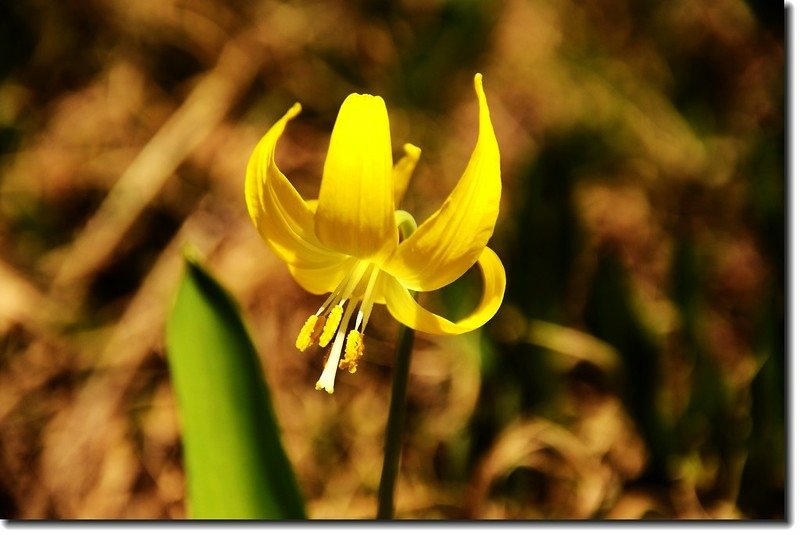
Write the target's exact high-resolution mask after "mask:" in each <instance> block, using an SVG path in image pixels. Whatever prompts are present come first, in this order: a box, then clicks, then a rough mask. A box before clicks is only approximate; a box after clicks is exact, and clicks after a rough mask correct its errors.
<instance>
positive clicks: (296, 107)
mask: <svg viewBox="0 0 800 535" xmlns="http://www.w3.org/2000/svg"><path fill="white" fill-rule="evenodd" d="M301 111H303V106H301V105H300V103H299V102H295V103H294V104H293V105H292V107H291V108H289V111H287V112H286V117H287V118H288V119H294V118H295V117H297V115H298V114H299V113H300V112H301Z"/></svg>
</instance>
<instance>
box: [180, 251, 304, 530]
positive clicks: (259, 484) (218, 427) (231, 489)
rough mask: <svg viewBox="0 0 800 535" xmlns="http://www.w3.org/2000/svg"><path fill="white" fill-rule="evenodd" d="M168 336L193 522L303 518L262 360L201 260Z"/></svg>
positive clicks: (190, 266) (191, 271)
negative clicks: (202, 519) (199, 520)
mask: <svg viewBox="0 0 800 535" xmlns="http://www.w3.org/2000/svg"><path fill="white" fill-rule="evenodd" d="M166 331H167V332H166V341H167V351H168V357H169V364H170V376H171V378H172V383H173V385H174V388H175V391H176V393H177V397H178V407H179V411H178V412H179V413H180V421H181V424H182V425H181V429H182V431H183V436H182V440H181V443H182V445H183V451H184V452H185V461H184V462H185V468H186V480H187V486H188V493H187V502H188V511H189V513H190V515H191V517H192V518H196V519H197V518H206V519H240V520H241V519H247V520H253V519H273V520H274V519H278V520H286V519H301V518H304V517H305V513H304V510H303V509H304V508H303V499H302V498H301V497H300V493H299V491H298V488H297V483H296V482H295V480H294V473H293V471H292V468H291V466H289V459H288V458H287V457H286V453H285V452H284V450H283V447H282V445H281V440H280V431H279V427H278V424H277V422H276V421H275V414H274V410H273V408H272V403H271V401H270V394H269V390H268V389H267V387H266V385H265V383H264V379H263V372H262V371H261V366H260V365H259V360H258V355H257V354H256V351H255V348H254V347H253V344H252V342H251V341H250V336H249V335H248V333H247V329H246V328H245V326H244V324H243V322H242V319H241V318H240V316H239V311H238V308H237V307H236V304H235V303H234V302H233V301H232V299H231V298H230V296H229V295H228V294H227V293H226V292H225V290H224V289H223V288H221V287H220V286H219V284H218V283H217V282H216V281H215V280H214V278H213V277H212V276H211V275H210V274H209V273H207V272H206V271H205V270H204V269H203V268H202V266H201V265H200V263H199V262H198V261H197V260H188V261H187V266H186V274H185V275H184V278H183V281H182V282H181V287H180V290H179V292H178V296H177V299H176V303H175V308H174V309H173V311H172V313H171V314H170V317H169V321H168V323H167V327H166Z"/></svg>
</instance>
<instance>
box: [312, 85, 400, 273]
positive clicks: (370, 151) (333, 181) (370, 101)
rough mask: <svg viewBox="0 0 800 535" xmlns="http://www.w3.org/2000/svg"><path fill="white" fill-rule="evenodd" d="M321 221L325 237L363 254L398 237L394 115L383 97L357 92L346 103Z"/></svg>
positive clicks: (323, 191) (328, 167)
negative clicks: (391, 129)
mask: <svg viewBox="0 0 800 535" xmlns="http://www.w3.org/2000/svg"><path fill="white" fill-rule="evenodd" d="M315 221H316V225H315V229H316V234H317V237H318V238H319V240H320V242H322V243H323V244H325V245H326V246H328V247H329V248H331V249H333V250H335V251H338V252H341V253H345V254H349V255H352V256H355V257H358V258H364V259H367V258H371V257H373V256H374V255H375V254H376V253H378V252H379V251H381V250H382V249H384V248H385V247H387V246H390V245H392V244H396V243H397V230H396V228H395V226H394V189H393V187H392V147H391V140H390V136H389V116H388V114H387V113H386V105H385V104H384V103H383V99H382V98H380V97H373V96H371V95H356V94H352V95H350V96H348V97H347V98H346V99H345V101H344V103H343V104H342V108H341V109H340V110H339V116H338V117H337V118H336V124H335V125H334V126H333V133H332V134H331V143H330V147H329V148H328V155H327V157H326V158H325V166H324V168H323V171H322V185H321V186H320V191H319V205H318V206H317V213H316V217H315Z"/></svg>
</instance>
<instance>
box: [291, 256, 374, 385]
mask: <svg viewBox="0 0 800 535" xmlns="http://www.w3.org/2000/svg"><path fill="white" fill-rule="evenodd" d="M379 275H380V269H379V268H378V267H377V266H375V265H374V264H372V263H371V262H358V263H357V264H356V265H355V267H354V268H353V269H352V270H351V271H350V273H348V275H347V276H346V277H345V278H344V279H343V280H342V281H341V282H340V283H339V286H337V287H336V289H335V290H334V291H333V292H332V293H331V294H330V295H329V296H328V298H327V299H326V300H325V302H324V303H322V306H320V307H319V309H318V310H317V312H316V313H315V314H312V315H311V316H310V317H309V318H308V319H307V320H306V322H305V323H304V324H303V327H302V328H301V329H300V332H299V334H298V335H297V341H296V342H295V345H296V346H297V349H299V350H300V351H305V350H306V349H308V348H309V347H311V346H313V345H315V344H319V346H320V347H327V346H328V344H330V343H331V341H333V345H332V346H331V350H330V352H329V353H328V355H327V356H326V359H325V365H324V368H323V370H322V375H321V376H320V378H319V381H317V385H316V388H317V390H323V389H324V390H325V391H326V392H328V393H329V394H332V393H333V383H334V380H335V378H336V370H337V369H343V370H344V369H347V371H349V372H350V373H355V372H356V370H357V369H358V363H359V361H360V360H361V357H362V356H363V355H364V329H366V327H367V322H368V321H369V316H370V313H371V312H372V306H373V304H374V303H375V294H376V292H375V287H376V283H377V280H378V276H379ZM359 303H360V304H361V306H360V307H359ZM357 307H358V314H357V315H356V319H355V322H354V324H353V328H352V329H350V331H349V332H348V326H349V325H350V320H351V318H352V317H353V314H354V313H355V311H356V308H357ZM342 350H344V357H343V358H342Z"/></svg>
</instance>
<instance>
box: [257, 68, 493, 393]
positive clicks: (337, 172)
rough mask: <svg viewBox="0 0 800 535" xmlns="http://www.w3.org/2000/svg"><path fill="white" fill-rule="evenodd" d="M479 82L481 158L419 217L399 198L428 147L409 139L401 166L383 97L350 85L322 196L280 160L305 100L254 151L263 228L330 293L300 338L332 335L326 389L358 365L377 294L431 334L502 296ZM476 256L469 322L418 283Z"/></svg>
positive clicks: (320, 340)
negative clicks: (422, 296) (427, 299)
mask: <svg viewBox="0 0 800 535" xmlns="http://www.w3.org/2000/svg"><path fill="white" fill-rule="evenodd" d="M475 92H476V93H477V96H478V112H479V130H478V140H477V143H476V145H475V149H474V150H473V153H472V157H471V158H470V160H469V163H468V164H467V168H466V170H465V171H464V174H463V175H462V176H461V179H460V180H459V182H458V183H457V184H456V186H455V188H454V189H453V191H452V192H451V193H450V196H449V197H448V198H447V200H445V202H444V204H443V205H442V206H441V207H440V208H439V209H438V210H437V211H436V212H435V213H434V214H433V215H431V216H430V217H429V218H428V219H427V220H426V221H424V222H423V223H422V224H421V225H420V226H419V228H417V227H416V223H415V222H414V219H413V218H412V217H411V215H410V214H408V213H407V212H404V211H402V210H396V209H395V206H396V205H397V204H398V203H399V202H400V199H401V198H402V196H403V194H404V193H405V190H406V186H407V185H408V180H409V178H410V177H411V174H412V172H413V171H414V168H415V166H416V163H417V161H418V160H419V156H420V149H419V148H417V147H415V146H414V145H411V144H406V145H405V147H404V152H405V155H404V156H403V157H402V158H401V159H400V160H399V161H398V162H397V163H396V164H395V165H394V166H392V147H391V139H390V135H389V117H388V114H387V112H386V105H385V104H384V102H383V99H382V98H380V97H375V96H371V95H357V94H352V95H350V96H348V97H347V98H346V99H345V101H344V103H343V104H342V107H341V109H340V110H339V115H338V117H337V119H336V124H335V125H334V127H333V133H332V134H331V141H330V147H329V149H328V155H327V157H326V159H325V165H324V168H323V172H322V185H321V186H320V192H319V200H308V201H307V200H304V199H303V198H302V197H301V196H300V194H298V193H297V191H296V190H295V189H294V187H293V186H292V185H291V184H290V183H289V181H288V180H287V178H286V176H285V175H284V174H283V173H282V172H281V171H280V169H278V166H277V165H276V164H275V145H276V143H277V141H278V139H279V138H280V136H281V134H282V133H283V130H284V128H285V127H286V124H287V123H288V122H289V120H291V119H293V118H294V117H295V116H297V114H298V113H300V104H295V105H294V106H292V108H291V109H290V110H289V111H288V112H287V113H286V115H284V116H283V117H282V118H281V119H280V120H279V121H278V122H277V123H275V125H274V126H273V127H272V128H270V129H269V131H268V132H267V133H266V134H265V135H264V137H263V138H262V139H261V141H260V142H259V143H258V145H257V146H256V148H255V150H254V151H253V154H252V155H251V156H250V161H249V162H248V166H247V177H246V181H245V197H246V201H247V209H248V212H249V213H250V217H251V218H252V219H253V223H255V226H256V228H257V229H258V231H259V233H260V234H261V237H262V238H263V239H264V241H265V242H266V243H267V245H269V247H270V248H271V249H272V250H273V251H274V252H275V254H277V255H278V256H279V257H280V258H281V259H283V260H284V261H285V262H286V263H287V265H288V267H289V271H290V272H291V274H292V275H293V276H294V278H295V280H296V281H297V282H298V283H299V284H300V285H301V286H302V287H303V288H305V289H306V290H308V291H309V292H311V293H314V294H325V293H330V295H329V296H328V297H327V299H325V301H324V302H323V304H322V306H320V307H319V309H318V310H317V312H316V314H313V315H312V316H311V317H310V318H308V320H307V321H306V322H305V324H304V325H303V327H302V328H301V330H300V334H299V335H298V337H297V344H296V345H297V347H298V349H300V350H305V349H307V348H309V347H311V346H312V345H315V344H319V345H320V346H322V347H326V346H327V345H328V344H330V343H331V342H333V345H332V346H331V350H330V353H329V354H328V357H327V360H326V362H325V365H324V370H323V372H322V376H321V377H320V379H319V381H317V385H316V387H317V390H321V389H325V390H326V391H327V392H329V393H332V392H333V383H334V379H335V376H336V370H337V367H338V368H342V369H348V370H349V371H350V372H351V373H353V372H355V371H356V368H357V366H358V362H359V359H360V358H361V356H362V354H363V352H364V336H363V335H364V329H365V328H366V325H367V321H369V317H370V312H371V311H372V307H373V305H374V304H376V303H378V304H385V305H386V307H387V308H388V310H389V312H390V313H391V314H392V316H394V317H395V318H396V319H397V320H398V321H399V322H401V323H403V324H405V325H407V326H408V327H410V328H412V329H416V330H419V331H423V332H427V333H431V334H459V333H464V332H467V331H471V330H473V329H476V328H478V327H480V326H481V325H483V324H484V323H486V322H487V321H488V320H489V319H490V318H491V317H492V316H493V315H494V314H495V312H497V309H498V308H499V307H500V302H501V301H502V299H503V293H504V292H505V285H506V278H505V271H504V269H503V264H502V263H501V262H500V259H499V258H498V257H497V255H496V254H495V253H494V252H493V251H492V250H491V249H489V248H488V247H486V243H487V242H488V240H489V237H490V236H491V235H492V232H493V231H494V225H495V221H496V220H497V213H498V209H499V203H500V189H501V185H500V152H499V150H498V147H497V140H496V139H495V136H494V130H493V129H492V123H491V119H490V117H489V108H488V106H487V104H486V96H485V95H484V92H483V84H482V78H481V75H480V74H476V75H475ZM401 230H402V234H403V236H401ZM401 237H402V238H404V239H402V240H401ZM476 262H477V264H478V266H479V267H480V269H481V273H482V274H483V280H484V289H483V297H482V298H481V301H480V303H479V304H478V306H477V308H476V309H475V310H474V311H473V312H472V313H471V314H470V315H469V316H467V317H466V318H464V319H462V320H460V321H456V322H452V321H449V320H447V319H445V318H443V317H441V316H439V315H436V314H434V313H432V312H430V311H428V310H426V309H425V308H423V307H422V306H420V305H419V304H418V303H417V302H416V301H415V299H414V297H413V296H412V294H411V293H410V291H421V292H428V291H432V290H436V289H439V288H441V287H443V286H445V285H447V284H450V283H451V282H453V281H454V280H456V279H457V278H459V277H460V276H461V275H463V274H464V272H466V271H467V270H468V269H469V268H470V267H471V266H472V265H474V264H475V263H476ZM353 314H356V319H355V321H354V323H353V326H352V328H350V330H349V331H348V328H349V326H350V321H351V319H352V317H353ZM343 350H344V357H342V351H343Z"/></svg>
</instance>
